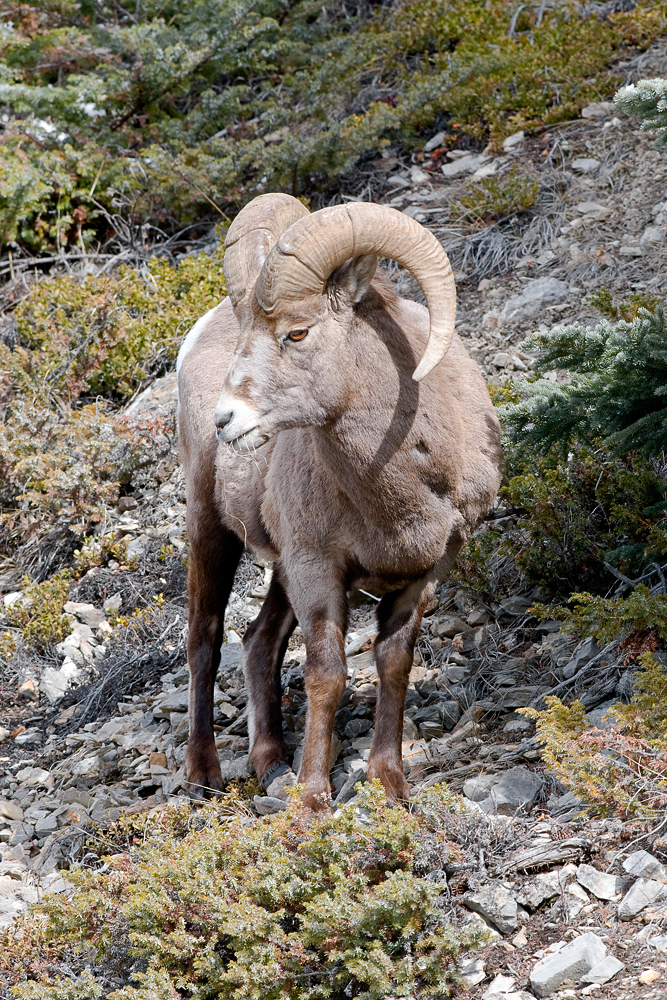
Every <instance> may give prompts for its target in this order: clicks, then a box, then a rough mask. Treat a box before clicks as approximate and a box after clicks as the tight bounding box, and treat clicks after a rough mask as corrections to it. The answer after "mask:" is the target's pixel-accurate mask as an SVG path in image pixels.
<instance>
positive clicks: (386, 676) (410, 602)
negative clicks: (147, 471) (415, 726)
mask: <svg viewBox="0 0 667 1000" xmlns="http://www.w3.org/2000/svg"><path fill="white" fill-rule="evenodd" d="M434 589H435V584H434V582H433V581H432V580H431V579H421V580H417V581H416V582H415V583H413V584H411V585H410V586H409V587H406V588H405V589H404V590H400V591H395V592H394V593H392V594H386V595H385V596H384V597H383V598H382V601H381V602H380V604H379V606H378V611H377V615H378V622H379V625H380V631H379V633H378V637H377V639H376V640H375V662H376V665H377V672H378V679H379V683H378V697H377V707H376V709H375V733H374V736H373V743H372V746H371V751H370V754H369V758H368V780H369V781H372V780H373V778H379V779H380V781H381V782H382V784H383V785H384V787H385V790H386V792H387V797H388V798H389V799H390V800H391V801H393V802H399V801H405V800H406V799H408V798H409V797H410V786H409V785H408V783H407V781H406V780H405V776H404V774H403V760H402V754H401V741H402V736H403V706H404V703H405V692H406V690H407V687H408V678H409V676H410V670H411V669H412V662H413V657H414V648H415V642H416V641H417V636H418V635H419V626H420V624H421V620H422V615H423V614H424V611H425V609H426V607H427V605H428V602H429V601H430V599H431V597H432V595H433V591H434Z"/></svg>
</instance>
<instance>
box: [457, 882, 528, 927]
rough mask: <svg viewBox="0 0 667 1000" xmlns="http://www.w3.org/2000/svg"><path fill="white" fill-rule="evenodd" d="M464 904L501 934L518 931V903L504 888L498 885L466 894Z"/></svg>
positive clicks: (484, 887)
mask: <svg viewBox="0 0 667 1000" xmlns="http://www.w3.org/2000/svg"><path fill="white" fill-rule="evenodd" d="M463 902H464V904H465V905H466V906H467V907H468V909H469V910H473V911H474V912H475V913H479V914H480V915H481V916H482V917H484V919H485V920H488V921H489V922H490V923H491V924H493V926H494V927H497V928H498V930H499V931H500V933H501V934H511V933H512V932H513V931H515V930H516V929H517V913H518V909H517V902H516V899H515V898H514V896H512V894H511V893H510V892H509V891H508V890H507V889H505V887H504V886H502V885H498V884H497V883H496V884H492V885H488V886H483V888H481V889H477V890H475V891H474V892H466V893H465V894H464V896H463Z"/></svg>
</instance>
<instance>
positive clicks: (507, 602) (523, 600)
mask: <svg viewBox="0 0 667 1000" xmlns="http://www.w3.org/2000/svg"><path fill="white" fill-rule="evenodd" d="M544 281H556V279H555V278H539V279H538V280H537V281H532V282H531V283H530V284H531V285H539V284H540V282H544ZM558 284H560V285H565V282H564V281H560V282H558ZM565 288H566V292H565V294H567V289H568V288H569V286H568V285H565ZM524 291H525V290H524ZM522 295H523V293H522ZM521 297H522V296H519V298H521ZM516 301H517V299H510V300H509V302H508V303H507V305H509V304H510V302H516ZM534 603H535V602H534V601H531V600H530V598H528V597H518V596H515V597H506V598H505V599H504V600H503V601H501V602H500V610H501V611H502V613H503V614H504V615H511V616H512V617H513V618H520V617H521V616H523V615H525V613H526V612H527V610H528V608H529V607H531V605H533V604H534Z"/></svg>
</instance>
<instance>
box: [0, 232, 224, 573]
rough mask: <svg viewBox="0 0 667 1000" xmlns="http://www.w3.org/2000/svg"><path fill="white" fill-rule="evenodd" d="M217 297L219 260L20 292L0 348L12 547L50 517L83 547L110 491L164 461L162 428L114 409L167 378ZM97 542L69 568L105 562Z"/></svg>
mask: <svg viewBox="0 0 667 1000" xmlns="http://www.w3.org/2000/svg"><path fill="white" fill-rule="evenodd" d="M224 295H225V285H224V276H223V274H222V250H220V251H218V252H216V253H215V254H213V255H212V256H210V257H209V256H207V255H206V254H202V255H200V256H198V257H187V258H184V259H183V260H182V261H181V262H180V263H179V265H178V266H177V267H172V266H171V265H170V264H169V263H168V262H167V261H166V260H164V259H159V260H158V259H156V260H153V261H151V262H150V263H149V264H147V265H146V268H145V269H144V270H143V271H142V270H138V269H132V268H129V267H121V268H120V269H119V270H118V272H117V273H116V274H115V275H113V276H109V275H102V276H100V277H97V278H90V277H89V278H85V279H83V280H78V279H76V278H73V277H62V278H52V279H47V280H45V281H43V282H41V283H39V284H37V285H35V286H34V287H33V288H32V289H31V292H30V294H29V295H28V296H27V297H26V299H25V300H24V301H23V302H22V303H21V305H20V306H19V308H18V309H17V311H16V318H17V323H18V329H19V333H20V337H21V341H20V343H19V344H18V345H17V346H16V347H15V348H14V349H13V350H10V348H8V347H6V346H4V345H0V400H1V401H2V406H1V408H0V507H1V508H2V513H0V521H2V522H4V523H5V525H6V526H7V527H8V529H9V531H10V532H11V534H12V536H13V537H19V538H20V537H21V536H23V535H25V534H27V533H29V531H30V530H31V529H32V526H34V525H35V524H37V523H43V521H44V519H45V518H54V517H57V518H58V519H59V521H60V523H61V524H62V523H67V524H69V525H70V526H71V528H72V530H73V531H74V532H76V533H78V534H80V535H86V534H87V533H88V532H89V531H90V530H91V529H92V528H93V527H94V526H95V525H96V524H99V523H100V521H101V520H102V519H103V512H104V508H105V507H106V506H109V505H112V504H114V503H115V502H116V500H117V498H118V489H119V484H128V483H129V482H130V481H131V479H132V475H133V473H134V471H135V470H137V469H139V468H141V467H142V466H143V465H145V464H146V463H148V462H154V463H155V462H157V461H158V460H159V459H160V458H162V457H165V456H167V455H170V454H172V453H173V450H174V446H175V441H174V428H173V423H172V422H170V421H169V420H165V419H164V418H163V417H161V416H159V415H157V416H153V415H149V416H146V415H141V414H140V415H138V416H136V417H134V418H126V417H118V416H117V415H115V413H114V404H115V403H116V402H117V401H123V400H124V399H126V398H127V397H128V396H129V395H131V394H132V393H133V392H134V391H135V389H137V388H138V387H140V386H141V384H142V382H143V381H144V380H145V379H146V378H147V377H148V376H150V375H151V374H154V373H155V372H156V371H160V370H161V369H164V368H165V367H167V366H169V365H170V364H171V363H172V362H173V359H174V357H175V355H176V353H177V350H178V345H179V343H180V341H181V339H182V337H183V334H184V333H185V332H186V331H187V330H188V328H189V327H190V326H191V325H192V324H193V323H194V322H195V321H196V320H197V318H198V317H199V316H201V315H202V313H204V312H205V311H206V310H207V309H210V308H211V307H212V306H213V305H215V304H216V303H217V302H219V301H220V300H221V299H222V298H223V297H224ZM99 394H104V397H106V398H100V395H99ZM91 396H97V397H98V398H96V400H95V402H86V400H90V398H91ZM107 542H108V544H106V546H105V544H104V542H100V544H98V545H97V546H95V545H93V547H92V548H91V547H90V545H89V546H88V549H86V544H85V540H82V543H81V545H80V546H79V553H80V563H81V565H82V566H83V564H84V563H85V561H86V559H87V558H89V564H94V563H96V562H99V561H105V560H107V559H108V558H109V557H110V556H111V555H113V553H112V551H111V548H110V546H112V545H113V541H112V540H109V539H108V540H107ZM82 553H83V554H82ZM81 554H82V555H81Z"/></svg>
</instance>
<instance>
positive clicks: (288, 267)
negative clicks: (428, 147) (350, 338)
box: [230, 202, 456, 381]
mask: <svg viewBox="0 0 667 1000" xmlns="http://www.w3.org/2000/svg"><path fill="white" fill-rule="evenodd" d="M230 232H231V230H230ZM365 254H376V255H377V256H378V257H389V258H390V259H391V260H395V261H397V262H398V263H399V264H402V265H403V267H405V268H407V270H408V271H409V272H410V274H411V275H412V276H413V277H414V278H415V279H416V281H418V282H419V284H420V286H421V289H422V291H423V293H424V296H425V298H426V304H427V306H428V311H429V316H430V331H429V339H428V344H427V346H426V350H425V351H424V354H423V356H422V358H421V361H420V362H419V364H418V365H417V368H416V370H415V372H414V374H413V376H412V377H413V379H415V381H419V380H420V379H422V378H424V376H425V375H428V373H429V372H430V371H431V370H432V369H433V368H435V366H436V365H437V363H438V362H439V361H440V360H441V358H443V357H444V355H445V354H446V352H447V350H448V349H449V346H450V344H451V342H452V337H453V335H454V323H455V320H456V286H455V283H454V275H453V274H452V268H451V265H450V263H449V259H448V257H447V254H446V253H445V251H444V250H443V249H442V247H441V246H440V244H439V243H438V241H437V239H436V238H435V236H434V235H433V234H432V233H430V232H429V231H428V229H424V227H423V226H421V225H420V224H419V223H418V222H416V221H415V220H414V219H411V218H409V216H407V215H404V214H403V213H402V212H398V211H396V209H394V208H389V207H387V206H385V205H372V204H368V203H363V202H355V203H353V204H348V205H336V206H335V207H334V208H324V209H322V210H321V211H319V212H314V213H313V214H312V215H308V216H307V217H306V218H302V219H299V220H298V222H295V223H294V224H293V225H292V226H291V227H290V228H289V229H288V230H286V231H285V232H284V233H283V234H282V235H281V237H280V239H279V240H278V242H277V243H276V245H275V246H274V247H273V249H272V250H271V252H270V253H269V255H268V257H267V258H266V261H265V263H264V265H263V267H262V270H261V271H260V275H259V278H258V279H257V285H256V286H255V295H256V297H257V301H258V303H259V305H260V306H261V307H262V309H264V311H265V312H268V313H270V312H272V311H273V309H275V307H276V305H277V304H278V301H279V300H281V299H298V298H302V297H303V296H304V295H308V294H316V293H322V292H323V291H324V289H325V286H326V283H327V280H328V278H329V276H330V275H331V274H332V272H333V271H335V269H336V268H337V267H340V265H341V264H343V263H344V262H345V261H346V260H349V259H350V258H352V257H361V256H363V255H365Z"/></svg>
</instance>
